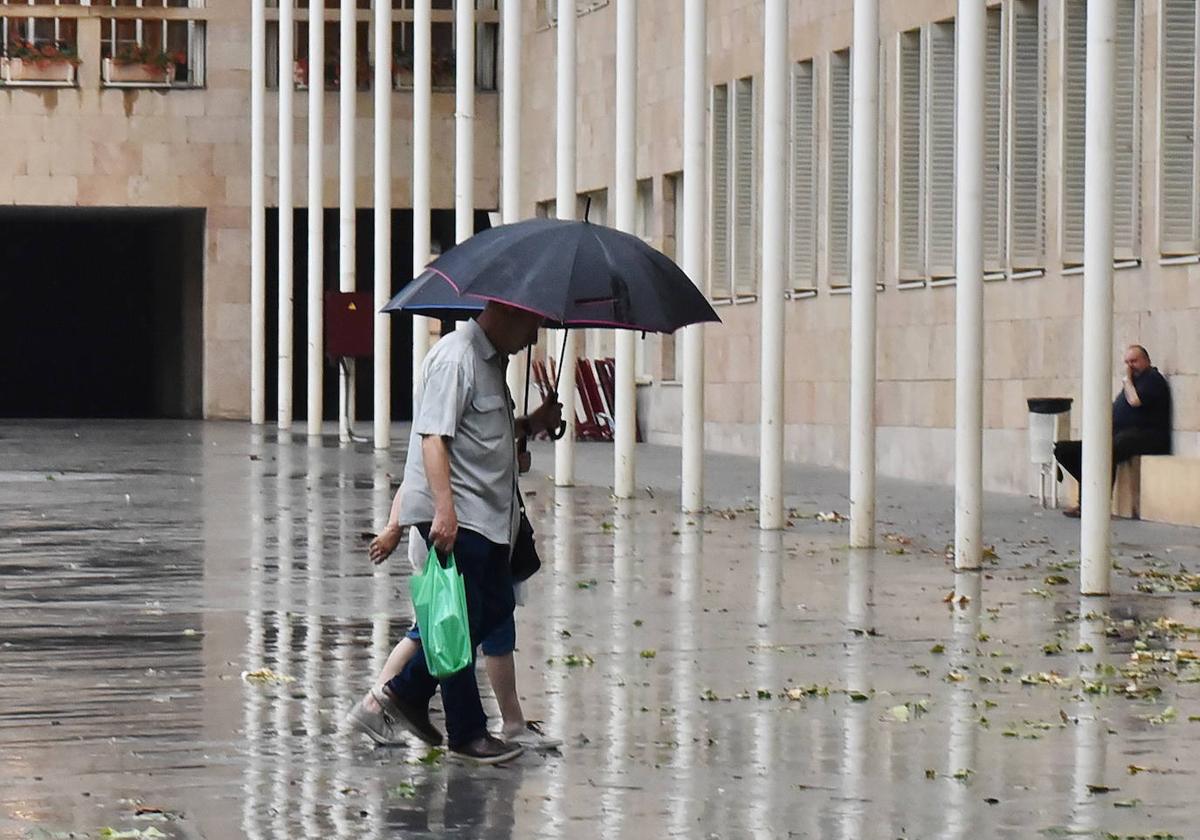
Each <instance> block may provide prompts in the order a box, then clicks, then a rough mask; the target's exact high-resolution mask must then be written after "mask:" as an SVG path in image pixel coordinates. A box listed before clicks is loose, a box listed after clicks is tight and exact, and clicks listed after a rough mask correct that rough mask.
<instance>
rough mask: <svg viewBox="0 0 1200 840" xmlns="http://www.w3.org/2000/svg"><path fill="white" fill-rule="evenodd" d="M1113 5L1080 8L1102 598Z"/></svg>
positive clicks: (1092, 591) (1093, 508)
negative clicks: (1082, 11) (1084, 48)
mask: <svg viewBox="0 0 1200 840" xmlns="http://www.w3.org/2000/svg"><path fill="white" fill-rule="evenodd" d="M1115 43H1116V4H1114V3H1089V4H1088V9H1087V118H1086V120H1087V141H1086V143H1087V145H1086V156H1085V158H1084V251H1083V481H1082V488H1081V490H1080V498H1081V499H1082V500H1083V506H1082V507H1083V514H1082V521H1081V526H1082V527H1081V534H1080V546H1079V556H1080V574H1079V588H1080V592H1081V593H1082V594H1084V595H1107V594H1108V588H1109V577H1110V571H1111V565H1112V561H1111V559H1110V557H1109V541H1110V536H1111V535H1110V529H1111V523H1110V515H1111V509H1110V506H1109V499H1110V498H1111V496H1112V410H1111V408H1110V400H1111V394H1112V390H1111V389H1112V343H1113V324H1112V319H1113V275H1112V270H1113V269H1112V258H1113V209H1112V204H1113V135H1114V132H1115V128H1114V121H1113V79H1114V70H1113V65H1114V63H1115V61H1116V55H1115V49H1116V47H1115Z"/></svg>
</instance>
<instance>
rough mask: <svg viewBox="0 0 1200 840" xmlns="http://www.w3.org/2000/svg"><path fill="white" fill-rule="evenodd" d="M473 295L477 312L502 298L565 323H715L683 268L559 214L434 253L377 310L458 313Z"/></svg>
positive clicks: (668, 328)
mask: <svg viewBox="0 0 1200 840" xmlns="http://www.w3.org/2000/svg"><path fill="white" fill-rule="evenodd" d="M439 282H443V283H448V284H449V285H450V287H452V291H453V292H455V293H457V295H458V300H457V301H455V300H454V299H452V298H449V297H447V296H446V289H445V288H444V287H442V286H439V285H438V283H439ZM471 301H475V302H477V305H476V306H475V309H476V310H477V309H479V308H482V306H483V304H484V303H486V302H487V301H498V302H500V303H507V304H509V305H511V306H516V307H519V308H521V309H528V310H530V311H532V312H536V313H538V314H539V315H542V316H543V317H545V318H546V319H547V320H548V321H550V322H552V323H553V324H555V325H558V326H565V327H601V328H611V329H628V330H638V331H641V332H660V333H672V332H674V331H675V330H677V329H679V328H680V327H684V326H687V325H689V324H697V323H701V322H706V321H710V322H711V321H717V322H719V321H720V320H721V319H720V318H718V317H717V313H716V312H715V311H713V308H712V306H710V305H709V303H708V301H707V300H706V299H705V297H704V295H703V294H702V293H701V292H700V290H699V289H697V288H696V286H695V284H693V283H692V281H691V280H689V279H688V276H687V275H686V274H684V273H683V271H682V270H681V269H680V268H679V266H677V265H675V263H674V262H672V261H671V260H670V259H669V258H668V257H667V256H666V255H664V254H662V253H661V252H659V251H657V250H655V249H654V248H652V247H651V246H650V245H648V244H647V243H645V242H644V241H642V240H641V239H639V238H638V237H636V236H632V235H630V234H627V233H622V232H621V231H618V230H615V229H613V228H610V227H604V226H603V225H593V224H591V223H589V222H568V221H559V220H556V219H530V220H528V221H524V222H517V223H516V224H511V225H503V226H501V227H496V228H492V229H491V230H486V231H484V232H482V233H479V234H476V235H475V236H473V237H471V238H470V239H468V240H466V241H465V242H463V243H461V244H459V245H457V246H455V247H454V248H453V249H451V250H450V251H448V252H446V253H445V254H443V255H442V256H440V257H438V258H437V259H436V260H435V261H434V262H433V263H432V264H431V265H430V266H429V268H428V269H427V270H426V271H425V272H424V273H423V274H422V275H421V276H420V277H418V278H417V279H416V280H414V281H413V282H412V283H410V284H409V285H408V286H407V287H405V289H404V290H403V291H402V292H400V293H399V294H398V295H396V297H394V298H393V299H392V300H391V302H390V303H388V305H387V306H386V307H384V310H383V311H385V312H397V311H407V312H413V313H414V314H418V315H427V316H428V317H435V318H440V317H446V316H447V315H449V317H463V316H462V315H460V314H456V313H458V312H461V311H462V310H460V309H459V308H458V307H459V306H467V305H469V304H470V302H471ZM466 314H467V315H468V316H469V314H470V313H469V312H468V313H466Z"/></svg>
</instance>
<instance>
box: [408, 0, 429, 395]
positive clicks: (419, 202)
mask: <svg viewBox="0 0 1200 840" xmlns="http://www.w3.org/2000/svg"><path fill="white" fill-rule="evenodd" d="M431 8H432V3H431V0H416V3H415V5H414V6H413V140H412V144H413V180H412V192H413V199H412V205H413V226H412V230H413V233H412V241H413V246H412V247H413V251H412V253H413V259H412V273H413V277H416V276H418V275H419V274H420V273H421V272H422V271H424V270H425V264H426V263H428V262H429V239H430V218H429V214H430V206H429V205H430V192H429V154H430V121H431V119H432V116H431V114H432V107H433V106H432V104H431V103H432V96H433V94H432V92H431V89H432V85H433V78H432V72H433V71H432V64H431V62H432V59H433V48H432V43H431V40H430V38H431V30H430V27H431V25H432V24H431V22H430V18H431V14H432V13H431V11H430V9H431ZM412 331H413V334H412V385H413V409H414V410H415V409H416V399H417V390H418V388H419V386H420V383H421V366H422V364H424V362H425V354H426V353H427V352H429V320H428V319H427V318H422V317H421V316H420V315H417V316H414V317H413V325H412Z"/></svg>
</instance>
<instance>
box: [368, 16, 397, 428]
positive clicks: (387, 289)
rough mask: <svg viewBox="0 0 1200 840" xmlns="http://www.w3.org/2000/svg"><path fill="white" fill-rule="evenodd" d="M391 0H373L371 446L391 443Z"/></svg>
mask: <svg viewBox="0 0 1200 840" xmlns="http://www.w3.org/2000/svg"><path fill="white" fill-rule="evenodd" d="M391 296H392V3H391V0H375V347H374V356H375V368H374V370H375V381H374V386H375V388H374V391H375V405H374V412H373V414H372V415H371V416H372V420H373V421H374V425H375V448H376V449H387V448H388V446H390V445H391V439H392V438H391V425H392V322H391V317H392V316H391V315H388V314H386V313H384V312H381V311H380V310H382V309H383V307H385V306H387V302H388V300H389V299H390V298H391Z"/></svg>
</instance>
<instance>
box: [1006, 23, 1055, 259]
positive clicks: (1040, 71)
mask: <svg viewBox="0 0 1200 840" xmlns="http://www.w3.org/2000/svg"><path fill="white" fill-rule="evenodd" d="M1009 12H1010V20H1009V23H1010V26H1009V27H1008V31H1009V39H1010V40H1009V61H1008V65H1007V67H1006V72H1007V74H1008V79H1009V83H1008V90H1009V97H1008V103H1007V105H1008V131H1007V137H1006V141H1007V144H1006V145H1007V153H1008V154H1007V175H1008V194H1007V201H1006V206H1005V209H1006V211H1007V215H1008V256H1009V263H1010V267H1011V269H1012V270H1013V271H1014V272H1020V271H1032V270H1037V269H1041V268H1044V267H1045V260H1046V257H1045V218H1046V209H1045V208H1046V204H1045V171H1046V152H1045V148H1046V144H1045V136H1046V105H1045V102H1046V69H1045V68H1046V38H1045V20H1044V17H1043V15H1044V13H1045V12H1044V9H1043V7H1042V4H1041V3H1039V2H1037V0H1013V2H1012V4H1011V5H1010V6H1009Z"/></svg>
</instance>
